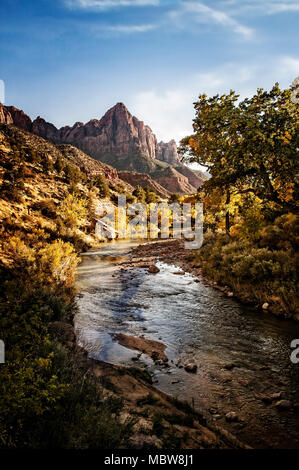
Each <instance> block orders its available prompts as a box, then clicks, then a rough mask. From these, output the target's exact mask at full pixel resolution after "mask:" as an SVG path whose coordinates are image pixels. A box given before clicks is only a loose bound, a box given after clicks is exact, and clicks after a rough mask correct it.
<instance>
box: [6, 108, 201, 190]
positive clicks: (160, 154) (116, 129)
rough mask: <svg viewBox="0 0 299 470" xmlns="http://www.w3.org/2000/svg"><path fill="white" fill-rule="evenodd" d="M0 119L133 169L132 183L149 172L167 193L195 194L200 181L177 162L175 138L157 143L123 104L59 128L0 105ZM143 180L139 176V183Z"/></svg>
mask: <svg viewBox="0 0 299 470" xmlns="http://www.w3.org/2000/svg"><path fill="white" fill-rule="evenodd" d="M0 122H4V123H7V124H12V123H13V124H15V125H16V126H18V127H21V128H23V129H25V130H27V131H30V132H32V133H34V134H36V135H38V136H40V137H43V138H44V139H47V140H50V141H51V142H53V143H55V144H71V145H73V146H75V147H77V148H78V149H81V150H82V151H83V152H84V153H86V154H88V155H91V156H92V157H93V158H95V159H96V160H100V161H102V162H104V163H106V164H109V165H112V166H113V167H115V168H116V169H117V170H120V171H123V172H126V173H127V172H128V171H131V172H135V173H137V176H136V175H135V176H134V178H132V180H133V179H134V181H135V182H136V181H137V179H138V173H139V174H140V173H141V174H145V175H150V177H151V178H152V180H155V181H156V182H157V183H158V184H160V185H161V186H163V187H164V188H165V189H166V191H167V192H180V193H194V192H195V191H196V190H197V188H198V187H199V186H201V185H202V183H203V179H202V178H201V177H199V176H197V175H196V174H195V173H193V171H192V170H190V169H189V168H188V167H186V166H185V165H183V164H182V163H181V162H180V158H179V156H178V152H177V147H176V143H175V141H174V140H171V141H170V142H168V143H164V142H160V143H158V142H157V138H156V136H155V134H154V133H153V132H152V130H151V129H150V127H149V126H147V125H145V124H144V123H143V122H142V121H140V120H138V119H137V118H136V117H135V116H132V115H131V114H130V113H129V111H128V110H127V108H126V106H125V105H124V104H123V103H117V104H116V105H115V106H114V107H113V108H111V109H109V111H107V113H106V114H105V115H104V116H103V117H102V118H101V119H100V120H97V119H92V120H90V121H89V122H87V123H86V124H83V123H82V122H76V123H75V124H74V125H73V126H72V127H70V126H66V127H62V128H60V129H57V128H56V127H55V126H54V125H53V124H51V123H48V122H46V121H45V120H44V119H42V118H41V117H38V118H36V119H35V120H34V121H33V122H32V121H31V119H30V118H29V117H28V116H27V115H26V114H25V113H24V112H23V111H20V110H18V109H17V108H14V107H12V106H3V105H1V104H0ZM128 179H129V177H128V175H127V174H126V177H125V180H126V181H128ZM144 181H145V178H141V179H140V183H144ZM136 184H137V183H136Z"/></svg>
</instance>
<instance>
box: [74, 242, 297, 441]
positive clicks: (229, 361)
mask: <svg viewBox="0 0 299 470" xmlns="http://www.w3.org/2000/svg"><path fill="white" fill-rule="evenodd" d="M151 266H152V267H156V268H157V269H151ZM200 274H201V273H200V269H198V268H194V267H192V266H190V262H189V261H188V251H187V250H184V247H183V245H182V243H181V242H176V241H166V242H153V243H146V244H141V245H140V246H136V243H135V244H131V245H129V246H128V245H125V244H121V243H119V244H118V243H114V244H111V245H108V246H106V247H103V248H101V249H98V250H92V251H90V252H89V253H87V254H86V255H85V256H84V260H83V263H82V264H81V266H80V268H79V278H78V287H79V288H80V290H81V294H80V298H79V299H78V303H79V313H78V315H77V317H76V329H77V335H78V338H79V342H80V343H81V344H82V345H83V346H84V348H85V349H86V350H87V351H88V353H89V355H90V357H91V358H94V359H99V360H101V361H105V362H108V363H112V364H116V365H120V366H126V367H129V366H131V365H132V364H134V365H137V366H138V367H140V368H143V369H144V370H146V371H148V372H149V373H150V374H151V376H152V378H153V382H154V385H155V386H156V387H157V388H158V389H159V390H161V391H163V392H166V393H168V394H170V395H172V396H173V397H178V398H179V399H183V400H184V399H187V401H188V402H189V403H190V404H191V406H192V407H195V409H197V410H199V411H200V412H201V413H202V414H203V415H205V417H206V419H207V421H208V422H210V423H211V424H212V425H215V426H219V427H221V428H222V429H226V430H227V431H228V432H229V433H231V434H233V435H234V436H236V437H237V438H238V439H239V440H241V441H242V442H243V443H246V444H248V445H250V446H253V447H257V448H265V447H266V448H268V447H273V448H280V447H283V448H292V447H293V448H294V447H298V436H299V429H298V419H297V413H298V405H299V396H298V384H299V379H298V368H296V365H294V364H292V363H291V362H290V353H291V350H290V342H291V340H292V339H294V338H295V337H299V328H298V325H297V324H295V323H293V322H290V321H283V320H280V319H277V318H275V317H271V316H270V315H269V314H267V313H263V312H257V311H254V310H252V309H249V308H248V307H245V306H243V305H241V304H240V303H238V302H237V301H236V300H234V299H233V298H231V297H230V296H229V291H226V290H225V289H222V288H221V289H222V290H223V291H221V290H220V289H218V290H215V289H214V288H212V284H211V283H209V282H208V281H207V280H204V279H203V278H202V277H201V276H200ZM213 287H214V286H213ZM158 345H159V347H158ZM155 348H156V349H155ZM158 349H159V351H160V353H161V352H163V354H165V356H166V358H167V359H168V360H167V361H166V360H165V357H164V358H163V357H159V355H157V353H158ZM154 350H156V354H154V355H153V354H152V353H153V351H154ZM163 359H164V360H163Z"/></svg>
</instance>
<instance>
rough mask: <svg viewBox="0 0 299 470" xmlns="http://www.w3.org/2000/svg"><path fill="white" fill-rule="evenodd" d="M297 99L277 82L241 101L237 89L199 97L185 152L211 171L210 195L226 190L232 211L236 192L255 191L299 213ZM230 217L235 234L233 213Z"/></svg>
mask: <svg viewBox="0 0 299 470" xmlns="http://www.w3.org/2000/svg"><path fill="white" fill-rule="evenodd" d="M291 95H292V90H280V88H279V86H278V84H276V85H275V86H274V87H273V88H272V90H271V91H270V92H267V91H263V90H262V89H258V90H257V93H256V94H255V95H254V96H253V97H252V98H251V99H248V98H246V99H245V100H244V101H242V102H240V103H238V98H239V97H238V95H236V93H235V92H234V91H231V92H230V94H228V95H222V96H219V95H216V96H214V97H212V98H208V97H207V96H206V95H200V96H199V100H198V101H197V102H196V103H195V105H194V106H195V112H196V116H195V119H194V124H193V129H194V134H193V135H191V136H188V137H186V138H184V139H183V140H182V141H181V148H180V152H181V153H183V154H184V158H185V160H187V161H189V162H197V163H200V164H201V165H203V166H206V167H207V168H208V169H209V172H210V174H211V178H210V179H209V180H208V181H206V182H205V183H204V186H203V188H204V190H205V191H206V192H210V191H212V190H213V189H215V188H217V189H218V190H220V191H221V192H222V194H224V195H225V196H226V205H227V206H228V207H229V204H230V198H231V194H232V193H240V194H245V193H250V192H252V193H254V194H255V195H256V196H257V197H259V198H260V199H261V200H263V201H264V202H265V203H275V204H276V205H277V206H278V207H280V208H283V209H285V210H288V211H291V212H295V211H297V208H296V205H295V199H296V198H295V190H296V187H295V172H296V161H297V160H298V148H299V140H298V136H299V133H298V110H297V106H296V104H295V103H293V101H292V100H291ZM226 218H227V222H226V227H227V231H229V210H228V211H227V214H226Z"/></svg>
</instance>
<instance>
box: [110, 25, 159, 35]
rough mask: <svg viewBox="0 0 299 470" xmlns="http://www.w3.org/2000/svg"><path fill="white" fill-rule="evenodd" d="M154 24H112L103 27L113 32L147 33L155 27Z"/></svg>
mask: <svg viewBox="0 0 299 470" xmlns="http://www.w3.org/2000/svg"><path fill="white" fill-rule="evenodd" d="M155 28H156V25H154V24H141V25H111V26H104V27H102V28H101V29H102V30H104V31H108V32H111V33H120V34H132V33H145V32H147V31H151V30H152V29H155Z"/></svg>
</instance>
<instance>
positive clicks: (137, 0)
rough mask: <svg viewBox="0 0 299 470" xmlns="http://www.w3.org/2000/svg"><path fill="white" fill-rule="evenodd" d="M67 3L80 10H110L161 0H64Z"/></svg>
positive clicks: (155, 2)
mask: <svg viewBox="0 0 299 470" xmlns="http://www.w3.org/2000/svg"><path fill="white" fill-rule="evenodd" d="M64 3H65V5H66V6H67V7H68V8H71V9H74V10H75V9H79V10H99V11H104V10H110V9H113V8H120V7H145V6H157V5H159V0H64Z"/></svg>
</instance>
